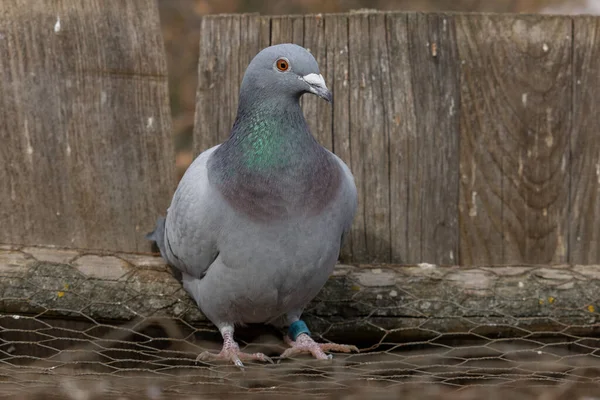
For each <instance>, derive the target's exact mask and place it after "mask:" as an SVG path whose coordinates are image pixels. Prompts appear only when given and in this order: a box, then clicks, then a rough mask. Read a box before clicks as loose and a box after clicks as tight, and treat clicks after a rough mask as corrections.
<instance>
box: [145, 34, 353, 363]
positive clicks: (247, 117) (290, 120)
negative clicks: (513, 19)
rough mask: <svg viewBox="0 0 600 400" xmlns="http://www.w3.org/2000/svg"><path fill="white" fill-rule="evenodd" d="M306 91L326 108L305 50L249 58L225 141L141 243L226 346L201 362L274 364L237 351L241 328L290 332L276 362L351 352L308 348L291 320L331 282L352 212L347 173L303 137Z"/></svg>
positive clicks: (298, 323)
mask: <svg viewBox="0 0 600 400" xmlns="http://www.w3.org/2000/svg"><path fill="white" fill-rule="evenodd" d="M304 93H313V94H316V95H317V96H319V97H322V98H324V99H325V100H327V101H328V102H331V101H332V96H331V92H330V91H329V90H328V89H327V86H326V85H325V81H324V79H323V77H322V75H321V74H320V72H319V66H318V64H317V62H316V60H315V59H314V57H313V56H312V55H311V54H310V53H309V52H308V51H307V50H306V49H304V48H302V47H300V46H297V45H294V44H280V45H276V46H271V47H268V48H266V49H263V50H262V51H261V52H260V53H258V55H256V57H254V59H253V60H252V62H251V63H250V65H249V66H248V68H247V70H246V73H245V75H244V78H243V81H242V86H241V90H240V97H239V107H238V111H237V117H236V119H235V122H234V124H233V128H232V130H231V134H230V136H229V138H228V139H227V140H226V141H225V142H224V143H222V144H220V145H217V146H215V147H212V148H210V149H208V150H206V151H204V152H203V153H202V154H200V155H199V156H198V158H196V159H195V160H194V162H193V163H192V165H191V166H190V167H189V168H188V170H187V171H186V173H185V175H184V176H183V178H182V180H181V182H180V183H179V187H178V188H177V191H176V192H175V195H174V196H173V200H172V202H171V206H170V207H169V209H168V211H167V217H166V220H165V219H159V222H158V223H157V227H156V230H155V231H154V232H152V233H151V234H149V235H148V238H149V239H151V240H154V241H156V243H157V245H158V247H159V249H160V252H161V254H162V257H163V258H164V259H165V260H166V261H167V262H168V263H169V264H170V265H171V266H173V267H174V268H176V269H177V270H179V271H181V278H182V282H183V287H184V288H185V290H186V291H187V292H188V293H189V294H190V295H191V296H192V297H193V298H194V299H195V301H196V302H197V304H198V306H199V307H200V309H201V310H202V312H203V313H204V314H205V315H206V316H207V317H208V318H209V319H210V320H211V321H212V322H213V323H214V324H215V325H216V326H217V327H218V328H219V330H220V332H221V334H222V336H223V341H224V344H223V349H222V351H221V352H220V353H219V354H212V353H208V352H205V353H202V354H201V355H200V356H199V357H198V358H199V359H204V360H207V359H225V360H229V361H231V362H233V363H234V364H236V365H238V366H243V364H242V362H241V361H240V360H244V359H246V360H262V361H271V360H270V359H269V358H268V357H267V356H266V355H264V354H262V353H255V354H247V353H243V352H241V351H240V349H239V346H238V345H237V343H236V342H235V341H234V338H233V332H234V327H235V326H236V325H242V324H245V323H269V324H273V325H275V326H277V327H288V334H287V335H286V337H285V338H286V343H288V344H289V345H290V346H291V347H290V348H289V349H287V350H286V351H285V352H284V353H283V354H282V357H289V356H292V355H295V354H298V353H302V352H309V353H312V355H313V356H314V357H316V358H318V359H325V358H329V357H330V356H327V355H326V354H325V351H343V352H349V351H351V350H355V351H357V349H356V347H354V346H346V345H338V344H335V343H325V344H318V343H316V342H315V341H314V340H313V339H312V338H311V337H310V331H309V330H308V328H307V326H306V324H305V323H304V322H302V320H301V319H300V316H301V314H302V312H303V310H304V307H305V306H306V305H307V304H308V303H309V302H310V300H312V299H313V298H314V297H315V296H316V295H317V293H318V292H319V291H320V290H321V288H322V287H323V285H324V284H325V282H326V281H327V279H328V277H329V276H330V275H331V273H332V271H333V268H334V266H335V263H336V261H337V258H338V255H339V252H340V246H341V244H342V241H343V239H344V236H345V235H346V234H347V233H348V230H349V229H350V225H351V223H352V219H353V218H354V214H355V212H356V207H357V193H356V186H355V184H354V178H353V176H352V173H351V172H350V169H349V168H348V167H347V166H346V164H344V162H343V161H342V160H341V159H339V158H338V157H337V156H336V155H334V154H333V153H331V152H330V151H328V150H327V149H325V148H324V147H322V146H321V145H320V144H319V143H318V142H317V141H316V140H315V138H314V137H313V136H312V134H311V133H310V131H309V128H308V125H307V123H306V120H305V119H304V115H303V113H302V109H301V108H300V103H299V100H300V96H302V95H303V94H304Z"/></svg>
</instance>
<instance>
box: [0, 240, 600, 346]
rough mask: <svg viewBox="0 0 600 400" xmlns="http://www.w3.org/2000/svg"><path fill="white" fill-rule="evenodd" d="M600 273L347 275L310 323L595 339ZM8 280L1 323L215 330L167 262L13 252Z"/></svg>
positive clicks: (345, 331) (4, 259)
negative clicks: (151, 324) (31, 320)
mask: <svg viewBox="0 0 600 400" xmlns="http://www.w3.org/2000/svg"><path fill="white" fill-rule="evenodd" d="M599 271H600V269H599V267H598V266H597V265H587V266H581V265H578V266H566V265H563V266H553V267H543V266H530V265H518V266H513V267H498V266H491V267H485V266H480V267H470V268H461V267H440V266H436V265H432V264H418V265H385V266H369V265H359V266H351V265H338V266H337V267H336V269H335V272H334V274H333V276H332V277H331V278H330V279H329V281H328V282H327V284H326V285H325V287H324V289H323V290H322V291H321V293H320V294H319V295H318V296H317V298H315V299H314V300H313V301H312V302H311V303H310V304H309V305H308V307H307V309H306V312H305V315H304V318H305V320H306V321H307V323H308V324H309V326H310V328H311V330H312V331H313V333H314V334H315V335H317V336H318V335H325V336H326V337H327V338H329V339H332V340H343V341H345V342H362V343H363V344H368V343H379V342H380V341H381V340H382V338H383V337H385V341H386V342H388V343H390V342H394V341H398V342H406V341H418V340H430V339H432V338H437V339H439V338H440V336H443V335H449V336H451V335H452V334H457V333H460V334H465V335H468V334H477V335H482V336H486V335H493V337H498V335H507V336H523V335H531V334H532V333H535V332H538V333H545V334H547V333H549V332H557V331H558V332H562V333H563V334H573V335H591V334H593V333H594V332H595V331H596V330H597V323H596V322H595V316H596V311H595V310H597V309H598V307H599V306H600V305H599V304H598V292H599V291H600V273H599ZM0 278H1V279H0V313H2V314H9V315H13V316H14V315H17V316H19V317H27V316H36V315H37V316H39V315H40V314H43V316H44V317H46V318H57V317H58V318H73V319H76V320H86V321H98V322H101V321H111V322H112V323H123V322H127V321H135V320H138V321H141V322H144V321H145V320H147V319H149V318H156V319H175V320H176V321H178V322H181V323H184V324H190V325H192V326H194V327H196V328H200V329H202V330H205V331H207V332H208V331H213V332H214V330H215V328H214V326H213V325H212V324H211V323H210V322H209V321H208V320H207V319H206V317H205V316H204V315H202V313H201V312H200V311H199V309H198V307H197V305H196V304H195V303H194V301H193V300H192V299H191V298H190V297H189V296H188V295H187V293H186V292H185V291H184V290H183V288H182V286H181V284H180V283H179V282H177V281H176V280H175V279H174V278H173V277H172V276H171V274H170V272H169V269H168V268H167V267H166V265H164V263H163V262H162V260H161V259H160V258H159V257H153V256H149V255H139V254H127V253H93V252H89V251H85V252H77V251H72V250H69V251H64V250H55V249H48V248H39V247H37V248H36V247H29V248H17V247H15V248H13V249H12V250H9V249H8V248H5V250H0ZM557 321H560V323H557ZM566 326H568V327H569V328H568V329H566V328H565V327H566ZM565 329H566V330H565ZM479 337H480V338H481V336H479Z"/></svg>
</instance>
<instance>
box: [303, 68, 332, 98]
mask: <svg viewBox="0 0 600 400" xmlns="http://www.w3.org/2000/svg"><path fill="white" fill-rule="evenodd" d="M301 79H302V80H303V81H304V82H306V83H308V86H309V89H308V90H309V91H310V92H311V93H314V94H316V95H317V96H319V97H321V98H323V99H325V100H327V102H329V103H333V95H332V94H331V92H330V91H329V89H327V85H326V84H325V79H323V75H321V74H308V75H304V76H303V77H302V78H301Z"/></svg>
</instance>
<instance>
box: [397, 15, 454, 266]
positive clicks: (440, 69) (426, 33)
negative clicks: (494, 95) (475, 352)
mask: <svg viewBox="0 0 600 400" xmlns="http://www.w3.org/2000/svg"><path fill="white" fill-rule="evenodd" d="M408 34H409V41H410V47H409V54H410V59H411V60H412V63H413V68H412V69H411V72H412V90H413V96H414V114H415V115H416V117H417V118H416V141H411V142H410V143H408V151H409V162H408V169H409V171H410V172H409V175H408V178H409V181H408V193H409V203H408V226H407V231H408V254H407V256H406V257H407V260H408V261H409V262H421V261H424V262H439V263H441V264H454V263H456V260H457V254H458V240H459V237H458V173H457V172H458V164H459V160H458V152H459V110H460V86H459V80H458V76H459V74H458V57H457V48H456V36H455V27H454V19H453V18H452V17H451V16H449V15H443V14H439V15H436V14H409V16H408ZM410 145H415V147H412V148H411V147H410Z"/></svg>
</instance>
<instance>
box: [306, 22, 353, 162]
mask: <svg viewBox="0 0 600 400" xmlns="http://www.w3.org/2000/svg"><path fill="white" fill-rule="evenodd" d="M326 37H327V36H326V33H325V19H324V18H323V16H321V15H307V16H305V17H304V47H306V49H307V50H308V51H310V52H311V53H312V55H313V56H314V57H315V59H316V60H317V62H318V63H319V69H320V71H321V75H323V78H325V83H326V84H327V85H328V86H327V87H328V88H329V90H331V91H333V89H332V87H331V82H330V80H331V78H330V77H331V76H332V75H333V73H332V72H331V71H330V69H329V68H330V67H333V65H332V64H331V63H330V62H329V61H328V59H327V56H328V54H329V52H328V49H327V42H326ZM342 101H343V100H342ZM334 102H335V98H334ZM302 109H303V110H304V115H305V117H306V121H307V122H308V126H309V127H310V131H311V132H312V134H313V135H314V137H315V138H316V139H317V141H318V142H319V143H321V145H322V146H324V147H325V148H327V149H328V150H332V148H333V130H332V129H333V126H332V123H333V119H332V118H333V108H332V105H330V104H328V103H327V102H325V101H324V100H323V99H321V98H319V97H317V96H313V95H310V94H306V95H304V96H302Z"/></svg>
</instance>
